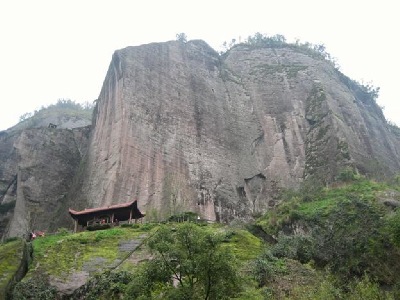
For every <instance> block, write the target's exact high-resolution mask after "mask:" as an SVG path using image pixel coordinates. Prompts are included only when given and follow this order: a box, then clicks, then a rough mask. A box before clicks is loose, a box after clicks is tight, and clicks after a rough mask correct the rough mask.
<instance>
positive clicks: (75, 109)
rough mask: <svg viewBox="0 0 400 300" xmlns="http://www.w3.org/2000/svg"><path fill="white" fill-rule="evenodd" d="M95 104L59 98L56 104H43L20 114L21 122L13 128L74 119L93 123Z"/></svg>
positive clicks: (45, 125) (46, 124) (40, 125)
mask: <svg viewBox="0 0 400 300" xmlns="http://www.w3.org/2000/svg"><path fill="white" fill-rule="evenodd" d="M93 108H94V104H93V103H89V102H86V103H85V104H81V103H77V102H75V101H73V100H70V99H58V100H57V102H56V103H55V104H51V105H49V106H47V107H44V106H42V107H41V108H40V109H38V110H35V111H34V112H27V113H25V114H23V115H22V116H20V119H19V123H18V124H17V125H15V126H14V127H13V129H25V128H36V127H47V126H48V124H49V123H54V124H55V125H57V124H61V123H63V122H66V120H74V122H79V121H83V122H85V123H87V124H90V123H91V120H92V112H93Z"/></svg>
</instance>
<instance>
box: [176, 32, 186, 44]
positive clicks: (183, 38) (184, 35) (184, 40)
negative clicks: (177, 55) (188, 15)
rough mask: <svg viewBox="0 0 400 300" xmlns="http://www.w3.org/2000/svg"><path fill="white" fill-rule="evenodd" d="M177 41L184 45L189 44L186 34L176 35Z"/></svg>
mask: <svg viewBox="0 0 400 300" xmlns="http://www.w3.org/2000/svg"><path fill="white" fill-rule="evenodd" d="M176 40H177V41H179V42H182V43H186V42H187V35H186V33H183V32H181V33H177V34H176Z"/></svg>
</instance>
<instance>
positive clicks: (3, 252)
mask: <svg viewBox="0 0 400 300" xmlns="http://www.w3.org/2000/svg"><path fill="white" fill-rule="evenodd" d="M23 251H24V242H23V240H20V239H18V240H13V241H10V242H8V243H2V244H0V299H3V298H2V297H5V296H4V292H5V288H6V287H7V284H8V283H9V282H10V280H11V279H12V278H13V276H14V275H15V273H16V272H17V270H18V267H19V266H20V264H21V259H22V255H23Z"/></svg>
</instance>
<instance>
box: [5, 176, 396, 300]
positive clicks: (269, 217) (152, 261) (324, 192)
mask: <svg viewBox="0 0 400 300" xmlns="http://www.w3.org/2000/svg"><path fill="white" fill-rule="evenodd" d="M343 179H344V180H343V181H341V182H340V184H337V186H335V187H329V188H328V187H316V186H313V187H312V188H310V186H303V187H302V191H301V192H293V191H287V192H285V193H284V194H282V197H283V202H282V204H281V205H278V206H277V207H276V208H275V209H272V210H271V211H269V212H268V213H266V214H265V215H263V216H261V217H260V218H259V219H258V220H257V221H256V222H254V223H251V224H245V223H241V222H236V224H231V225H230V226H226V225H222V224H207V223H204V222H197V221H194V222H193V223H189V222H184V223H175V222H167V223H163V224H160V223H148V224H131V225H128V224H125V225H121V226H118V227H114V228H111V229H105V230H99V231H85V232H80V233H76V234H71V233H68V232H67V231H65V230H61V232H59V233H57V234H55V235H51V236H46V237H41V238H37V239H35V240H34V241H33V243H32V244H33V254H32V262H31V263H30V265H29V271H28V273H27V275H26V276H25V278H24V279H23V280H22V281H21V282H20V283H18V284H17V285H16V289H15V290H14V296H15V297H16V298H15V299H25V298H24V296H23V294H24V293H23V292H22V291H26V290H29V291H31V290H35V291H36V292H37V293H43V294H42V295H44V294H46V293H47V295H48V298H40V297H39V298H38V296H37V295H39V294H37V295H36V298H35V294H33V295H32V293H31V292H29V293H30V295H31V296H32V297H33V298H30V299H55V298H54V297H56V296H55V295H56V294H58V295H60V296H61V295H63V297H64V298H63V299H142V298H140V297H143V299H159V297H162V298H163V299H176V298H173V297H174V296H173V295H175V296H176V293H181V292H184V291H185V289H183V290H182V289H181V288H180V285H179V284H173V281H171V277H170V276H172V277H173V278H181V279H182V280H183V285H182V288H183V287H185V286H186V284H187V286H186V288H190V290H191V295H192V296H191V297H189V298H185V297H183V298H182V297H181V298H179V299H198V298H197V296H196V295H201V294H202V293H203V292H202V291H203V290H202V288H201V285H199V284H200V282H202V281H201V280H202V279H201V278H202V277H194V278H197V279H196V280H198V281H196V280H195V281H194V282H199V283H198V284H194V285H193V286H191V285H189V283H190V282H189V281H186V280H189V279H190V278H191V277H190V276H192V275H191V274H196V273H192V272H194V271H193V270H197V269H196V268H195V269H192V267H191V266H192V264H197V263H200V265H202V264H204V263H205V262H204V261H203V260H202V259H204V257H203V256H202V255H204V254H205V253H206V254H207V256H206V257H207V260H209V261H213V264H212V265H213V266H218V265H219V264H218V262H220V261H221V262H222V261H223V262H224V266H226V265H228V266H229V267H230V268H232V269H230V271H229V272H231V273H232V272H233V274H234V275H235V276H234V277H230V276H228V275H226V274H225V275H223V277H222V279H219V280H222V281H221V284H222V285H225V286H230V289H231V291H230V292H229V293H228V292H226V295H225V296H224V295H219V296H216V298H215V299H243V300H244V299H321V300H322V299H324V300H325V299H364V300H368V299H371V300H372V299H397V298H398V296H399V295H400V289H399V286H400V277H399V272H398V270H399V269H400V265H399V262H400V239H399V237H400V214H399V210H398V207H399V206H400V185H399V181H398V178H397V179H396V180H395V181H393V182H392V183H390V184H389V183H378V182H375V181H370V180H366V179H365V178H363V177H359V176H357V175H356V174H347V176H345V177H344V178H343ZM181 238H182V239H181ZM12 243H15V241H14V242H9V243H6V244H2V245H1V246H0V247H1V249H7V247H8V248H11V246H12V245H13V244H12ZM202 243H210V244H208V246H207V247H204V245H205V244H202ZM15 251H16V253H17V252H18V251H19V250H15ZM188 251H189V252H188ZM2 253H3V252H2ZM19 253H20V252H19ZM162 253H163V255H164V256H163V255H161V256H160V254H162ZM185 257H186V259H187V260H185ZM164 263H167V265H165V266H168V265H169V267H171V268H176V272H178V274H182V276H183V277H175V275H173V274H175V273H171V275H167V277H165V276H166V275H165V274H168V268H167V269H164V267H165V266H164V265H163V264H164ZM186 264H188V265H186ZM200 265H198V266H200ZM193 266H194V265H193ZM154 268H155V269H154ZM185 268H188V269H185ZM6 270H7V271H6ZM8 270H9V269H8V268H2V274H0V275H1V276H2V278H5V276H10V275H6V274H8V273H6V274H4V272H5V271H6V272H9V271H8ZM163 270H164V271H163ZM183 270H186V271H183ZM190 270H192V271H190ZM218 270H219V271H218V272H219V273H221V274H224V273H223V272H225V271H226V269H218ZM14 272H15V269H14ZM163 272H166V273H163ZM179 272H183V273H179ZM163 274H164V275H163ZM210 274H214V273H210ZM212 276H215V274H214V275H212ZM216 278H219V277H216ZM218 284H219V281H218V280H217V279H215V281H213V285H215V286H218ZM147 293H149V294H147ZM51 295H53V296H51ZM135 295H136V296H135ZM139 295H142V296H140V297H139ZM145 295H147V296H145ZM167 295H170V296H167ZM137 297H138V298H137ZM170 297H171V298H170ZM199 297H200V296H199ZM200 298H201V297H200ZM200 298H199V299H200Z"/></svg>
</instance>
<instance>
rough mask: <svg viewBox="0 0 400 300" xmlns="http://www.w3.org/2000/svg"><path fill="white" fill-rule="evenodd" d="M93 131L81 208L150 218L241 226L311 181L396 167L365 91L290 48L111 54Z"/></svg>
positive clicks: (163, 48) (399, 158)
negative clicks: (125, 209) (178, 216)
mask: <svg viewBox="0 0 400 300" xmlns="http://www.w3.org/2000/svg"><path fill="white" fill-rule="evenodd" d="M93 123H94V124H93V126H94V127H93V132H92V138H91V142H90V146H89V151H88V161H87V168H86V169H85V172H86V173H85V176H84V178H83V180H84V181H83V187H82V193H81V197H80V199H81V202H80V206H81V208H83V207H88V206H89V207H90V206H99V205H109V204H111V203H119V202H127V201H131V200H132V199H137V200H138V203H139V207H140V209H141V210H142V211H144V212H146V214H147V218H149V219H150V218H163V217H166V216H168V215H171V214H174V213H176V212H179V211H183V210H193V211H196V212H198V213H200V214H201V215H202V216H203V217H204V218H206V219H210V220H220V221H227V220H231V219H232V218H246V217H248V216H250V215H251V214H256V213H258V212H260V211H265V210H266V209H267V208H268V207H269V206H273V205H274V204H275V200H276V199H275V198H276V195H277V194H278V192H279V190H280V189H281V188H286V187H296V186H297V185H298V184H299V183H300V182H302V181H303V180H304V178H307V177H310V176H315V177H317V178H319V179H320V180H322V181H323V182H326V183H329V182H331V181H332V180H334V178H335V176H336V175H337V174H338V172H339V171H340V170H341V169H342V168H343V167H346V166H351V167H354V168H355V169H357V170H359V171H360V172H362V173H364V174H372V175H378V176H382V175H384V176H386V175H391V174H393V173H394V172H398V170H399V169H400V165H399V163H400V153H399V151H398V149H400V148H399V146H400V144H399V138H398V137H396V136H395V135H393V134H392V133H391V132H390V130H389V127H388V125H387V124H386V121H385V119H384V116H383V114H382V112H381V110H380V108H379V107H378V106H377V105H376V103H375V102H374V101H373V99H372V98H371V97H370V95H369V94H368V93H367V92H365V91H364V90H363V89H361V88H360V86H358V85H357V84H355V83H354V82H353V81H351V80H349V79H348V78H347V77H346V76H344V75H343V74H341V73H340V72H338V71H337V70H336V69H335V68H334V67H333V66H332V64H331V63H329V62H328V61H326V60H323V59H319V58H316V57H313V56H312V55H309V54H307V53H304V52H302V51H298V50H297V49H295V48H293V47H282V48H255V47H250V46H246V45H239V46H236V47H234V48H233V49H231V50H230V51H229V52H228V53H226V54H225V55H223V56H220V55H219V54H218V53H217V52H216V51H214V50H213V49H212V48H210V47H209V46H208V45H207V44H206V43H205V42H203V41H190V42H188V43H181V42H177V41H172V42H167V43H154V44H148V45H143V46H139V47H128V48H125V49H122V50H119V51H116V52H115V53H114V55H113V58H112V61H111V64H110V67H109V70H108V73H107V76H106V78H105V81H104V84H103V88H102V90H101V93H100V96H99V99H98V103H97V107H96V109H95V114H94V118H93Z"/></svg>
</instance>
